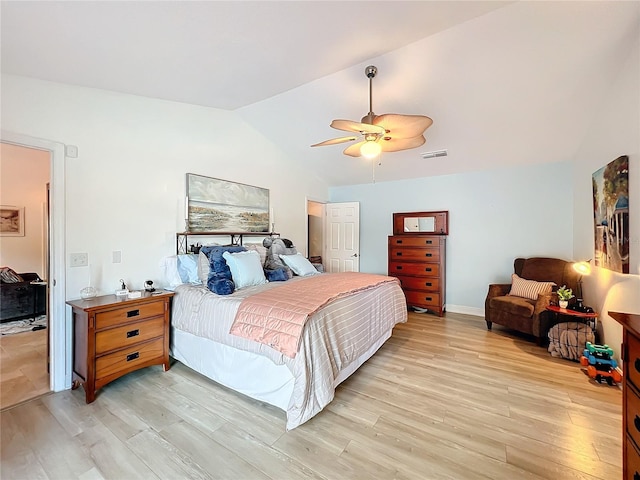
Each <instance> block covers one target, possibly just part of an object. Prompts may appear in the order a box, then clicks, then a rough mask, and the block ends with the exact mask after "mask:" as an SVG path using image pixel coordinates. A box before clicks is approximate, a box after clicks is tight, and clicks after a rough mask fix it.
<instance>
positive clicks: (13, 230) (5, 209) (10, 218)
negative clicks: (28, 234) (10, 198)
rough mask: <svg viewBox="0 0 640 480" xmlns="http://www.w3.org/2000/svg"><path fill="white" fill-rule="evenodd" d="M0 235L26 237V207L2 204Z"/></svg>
mask: <svg viewBox="0 0 640 480" xmlns="http://www.w3.org/2000/svg"><path fill="white" fill-rule="evenodd" d="M0 236H3V237H24V207H14V206H12V205H0Z"/></svg>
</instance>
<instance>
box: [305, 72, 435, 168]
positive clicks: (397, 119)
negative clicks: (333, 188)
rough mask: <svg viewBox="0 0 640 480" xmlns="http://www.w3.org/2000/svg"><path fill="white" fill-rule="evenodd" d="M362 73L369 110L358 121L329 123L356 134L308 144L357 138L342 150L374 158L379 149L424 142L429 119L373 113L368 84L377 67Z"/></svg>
mask: <svg viewBox="0 0 640 480" xmlns="http://www.w3.org/2000/svg"><path fill="white" fill-rule="evenodd" d="M364 73H365V75H366V76H367V78H368V79H369V113H368V114H367V115H365V116H364V117H362V120H361V121H360V122H354V121H352V120H334V121H332V122H331V127H332V128H335V129H336V130H344V131H346V132H354V133H358V134H359V135H350V136H348V137H339V138H332V139H331V140H325V141H324V142H320V143H316V144H315V145H311V146H312V147H321V146H325V145H336V144H339V143H345V142H353V141H354V140H359V141H358V142H357V143H354V144H353V145H350V146H348V147H347V148H346V149H345V150H344V152H343V153H344V154H345V155H349V156H351V157H359V156H361V155H362V156H364V157H367V158H374V157H376V156H378V155H379V154H380V152H398V151H400V150H409V149H411V148H416V147H419V146H420V145H422V144H424V142H425V141H426V140H425V138H424V135H423V134H424V132H425V130H426V129H427V128H429V127H430V126H431V124H432V123H433V120H431V119H430V118H429V117H426V116H424V115H400V114H397V113H387V114H384V115H376V114H375V113H373V105H372V104H373V100H372V98H373V95H372V84H373V78H374V77H375V76H376V74H377V73H378V69H377V68H376V67H374V66H373V65H369V66H368V67H367V68H365V70H364Z"/></svg>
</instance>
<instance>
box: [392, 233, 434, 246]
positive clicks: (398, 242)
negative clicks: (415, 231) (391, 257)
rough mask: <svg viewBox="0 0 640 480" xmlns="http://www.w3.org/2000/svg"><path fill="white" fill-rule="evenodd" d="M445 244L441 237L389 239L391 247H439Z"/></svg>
mask: <svg viewBox="0 0 640 480" xmlns="http://www.w3.org/2000/svg"><path fill="white" fill-rule="evenodd" d="M440 242H444V239H443V238H440V237H427V236H424V237H399V236H398V237H389V245H391V246H399V247H400V246H401V247H439V246H440Z"/></svg>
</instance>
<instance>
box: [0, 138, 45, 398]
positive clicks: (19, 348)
mask: <svg viewBox="0 0 640 480" xmlns="http://www.w3.org/2000/svg"><path fill="white" fill-rule="evenodd" d="M0 149H1V150H0V158H1V163H0V171H1V175H0V178H1V192H2V193H1V194H0V203H1V204H2V206H3V207H2V208H3V210H2V212H3V219H2V220H3V223H4V220H5V218H4V217H5V213H6V214H11V212H13V211H16V212H17V216H16V217H14V219H13V220H16V222H15V223H17V225H16V226H15V228H11V225H8V226H7V228H6V229H5V228H3V231H2V236H1V237H0V265H3V266H6V267H8V268H10V269H11V272H16V275H9V277H8V278H3V280H5V282H3V283H2V285H0V288H1V289H2V301H1V302H2V304H1V305H0V309H1V319H0V332H1V335H0V349H1V351H2V370H1V372H0V407H1V408H6V407H9V406H12V405H16V404H18V403H21V402H23V401H26V400H29V399H31V398H35V397H37V396H39V395H41V394H43V393H46V392H48V391H50V385H51V382H50V374H49V368H48V350H49V348H48V347H49V342H48V340H49V329H48V324H49V322H48V315H47V304H48V302H47V298H48V293H47V290H48V286H47V281H46V280H47V278H48V277H49V184H50V180H51V152H50V151H46V150H40V149H35V148H28V147H26V146H21V145H14V144H10V143H4V142H3V143H2V144H0ZM3 227H4V225H3ZM12 276H13V277H14V278H11V277H12Z"/></svg>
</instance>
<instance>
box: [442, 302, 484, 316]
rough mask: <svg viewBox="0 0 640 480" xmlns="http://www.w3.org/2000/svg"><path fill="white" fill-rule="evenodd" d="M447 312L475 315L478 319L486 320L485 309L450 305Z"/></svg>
mask: <svg viewBox="0 0 640 480" xmlns="http://www.w3.org/2000/svg"><path fill="white" fill-rule="evenodd" d="M446 309H447V312H451V313H462V314H464V315H474V316H476V317H482V318H484V309H483V308H475V307H466V306H464V305H449V304H448V303H447V306H446Z"/></svg>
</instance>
